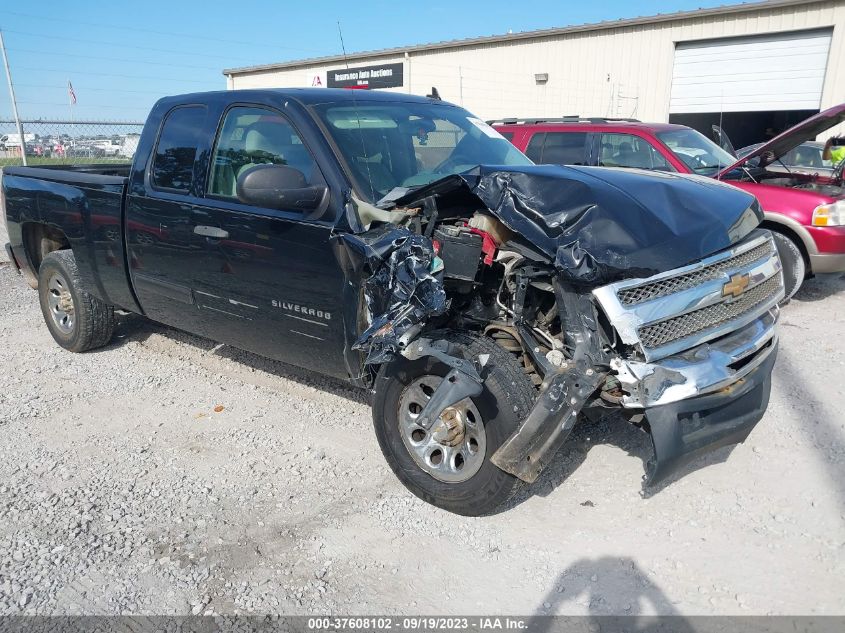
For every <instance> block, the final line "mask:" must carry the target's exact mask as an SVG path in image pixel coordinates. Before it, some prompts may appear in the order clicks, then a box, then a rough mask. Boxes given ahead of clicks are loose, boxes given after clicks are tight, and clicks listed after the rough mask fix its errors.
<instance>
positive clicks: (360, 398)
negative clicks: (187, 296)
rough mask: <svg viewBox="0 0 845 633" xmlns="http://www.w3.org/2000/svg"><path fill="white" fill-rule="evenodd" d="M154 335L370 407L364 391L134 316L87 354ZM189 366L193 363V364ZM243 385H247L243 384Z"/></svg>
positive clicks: (122, 320)
mask: <svg viewBox="0 0 845 633" xmlns="http://www.w3.org/2000/svg"><path fill="white" fill-rule="evenodd" d="M153 335H157V336H161V337H164V338H166V339H168V340H169V341H172V342H173V343H174V344H175V345H188V346H190V347H193V348H196V349H197V350H199V351H200V352H201V353H202V354H203V355H213V356H214V357H216V358H220V359H226V360H231V361H233V362H235V363H237V364H238V365H242V366H244V367H245V368H246V369H247V370H249V371H254V372H260V374H265V375H268V376H271V377H276V378H283V379H285V380H291V381H293V382H296V383H298V384H300V385H303V386H305V387H311V388H314V389H317V390H320V391H324V392H326V393H330V394H332V395H335V396H338V397H341V398H344V399H346V400H350V401H352V402H355V403H357V404H363V405H367V406H369V404H370V396H369V393H368V392H367V391H366V390H365V389H360V388H358V387H355V386H353V385H351V384H349V383H346V382H344V381H342V380H339V379H335V378H332V377H329V376H324V375H323V374H318V373H316V372H312V371H309V370H307V369H302V368H299V367H295V366H293V365H288V364H286V363H283V362H281V361H276V360H272V359H269V358H265V357H263V356H258V355H257V354H253V353H251V352H246V351H244V350H240V349H237V348H234V347H231V346H229V345H225V344H221V343H218V342H216V341H212V340H210V339H206V338H202V337H200V336H196V335H194V334H189V333H188V332H184V331H182V330H177V329H176V328H172V327H169V326H167V325H162V324H160V323H156V322H155V321H150V320H149V319H147V318H145V317H143V316H139V315H137V314H127V315H121V316H120V317H119V318H118V325H117V329H116V331H115V335H114V338H113V339H112V342H111V343H110V344H109V345H107V346H106V347H103V348H101V349H100V350H92V352H89V353H97V352H99V351H107V350H109V349H113V348H114V347H117V346H120V345H123V344H125V343H127V342H129V341H134V342H136V343H139V344H141V345H149V340H150V338H151V337H152V336H153ZM162 353H165V354H166V353H167V351H166V350H164V351H162ZM188 362H196V361H194V360H192V361H188ZM200 362H201V361H200ZM213 371H220V368H214V369H213ZM260 374H259V375H260ZM240 379H243V377H240ZM245 382H249V381H248V380H246V381H245Z"/></svg>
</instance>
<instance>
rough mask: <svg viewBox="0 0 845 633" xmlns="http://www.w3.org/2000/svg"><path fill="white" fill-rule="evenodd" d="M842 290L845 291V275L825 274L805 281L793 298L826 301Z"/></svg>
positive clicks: (803, 300)
mask: <svg viewBox="0 0 845 633" xmlns="http://www.w3.org/2000/svg"><path fill="white" fill-rule="evenodd" d="M842 291H845V275H824V276H822V277H815V278H813V279H808V280H807V281H805V282H804V284H803V285H802V286H801V289H800V290H799V291H798V292H796V293H795V296H794V297H793V298H792V300H793V301H798V302H801V303H803V302H805V301H808V302H809V301H824V300H825V299H827V298H828V297H831V296H833V295H835V294H836V293H838V292H842Z"/></svg>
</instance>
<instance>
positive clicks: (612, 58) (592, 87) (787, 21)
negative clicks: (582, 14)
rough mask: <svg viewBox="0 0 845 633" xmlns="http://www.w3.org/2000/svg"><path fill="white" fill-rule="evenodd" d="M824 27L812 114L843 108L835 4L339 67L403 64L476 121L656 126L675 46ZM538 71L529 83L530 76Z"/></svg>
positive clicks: (286, 82)
mask: <svg viewBox="0 0 845 633" xmlns="http://www.w3.org/2000/svg"><path fill="white" fill-rule="evenodd" d="M820 27H832V28H833V37H832V39H831V45H830V57H829V60H828V67H827V72H826V77H825V82H824V89H823V94H822V108H825V107H829V106H831V105H834V104H836V103H841V102H843V101H845V35H844V34H843V31H845V0H831V1H830V2H823V3H818V4H810V5H800V6H785V7H771V8H759V9H755V10H753V11H748V12H746V13H731V14H725V15H709V16H701V17H690V18H686V19H681V20H676V21H672V22H661V23H654V24H645V25H637V26H629V27H624V28H616V29H613V28H608V29H605V30H601V31H591V32H583V33H571V34H565V35H558V36H545V37H538V38H536V39H527V40H518V41H511V42H501V43H494V44H482V45H473V46H466V47H458V48H454V49H448V50H436V51H424V52H416V53H412V54H411V55H409V56H408V57H407V58H403V57H402V56H397V57H385V58H379V59H364V60H361V59H356V58H355V56H354V55H352V56H350V57H349V60H348V61H349V65H350V66H356V65H371V64H377V63H387V62H402V61H404V63H405V85H404V86H403V87H402V88H396V89H394V90H397V91H401V92H411V93H414V94H426V93H428V92H429V91H430V90H431V87H432V86H436V87H437V89H438V91H439V92H440V95H441V96H442V97H443V98H444V99H446V100H447V101H452V102H454V103H459V104H462V105H464V106H465V107H466V108H468V109H469V110H471V111H472V112H475V113H476V114H478V115H479V116H481V117H483V118H485V119H491V118H498V117H506V116H519V117H530V116H562V115H567V114H580V115H582V116H618V117H636V118H639V119H643V120H649V121H666V120H668V117H669V97H670V92H671V87H672V86H671V82H672V66H673V60H674V55H675V44H676V43H677V42H686V41H692V40H702V39H713V38H721V37H730V36H737V35H754V34H763V33H778V32H786V31H794V30H803V29H816V28H820ZM342 66H343V64H330V65H323V66H303V67H299V68H296V69H293V70H284V71H263V72H257V73H251V74H243V75H235V76H234V77H233V78H232V80H231V81H230V86H229V87H234V88H253V87H271V86H274V87H282V86H302V85H306V81H307V79H308V77H310V76H313V75H314V74H317V73H320V72H325V71H326V70H327V69H329V68H338V67H342ZM540 73H547V74H548V82H547V83H545V84H538V83H536V81H535V74H540Z"/></svg>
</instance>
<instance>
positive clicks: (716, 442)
mask: <svg viewBox="0 0 845 633" xmlns="http://www.w3.org/2000/svg"><path fill="white" fill-rule="evenodd" d="M776 357H777V343H776V342H774V341H773V342H772V345H771V347H770V350H769V352H768V353H767V354H765V356H764V357H763V360H762V361H761V362H760V363H758V364H757V365H756V366H755V367H754V368H753V369H752V370H751V371H749V372H747V373H745V374H744V376H743V377H742V378H740V379H739V380H737V381H736V382H733V383H732V384H731V385H730V386H728V387H725V388H723V389H721V390H720V391H717V392H715V393H709V394H707V395H702V396H698V397H696V398H688V399H686V400H679V401H677V402H674V403H672V404H664V405H661V406H656V407H652V408H650V409H646V419H647V420H648V424H649V429H650V431H651V441H652V444H653V446H654V456H653V457H652V459H651V460H649V462H648V464H647V466H646V481H645V483H646V485H648V486H652V485H654V484H656V483H659V482H660V481H663V480H664V479H666V478H667V477H668V476H669V475H671V474H672V473H674V472H676V471H677V470H678V469H679V468H681V467H682V466H685V465H686V464H689V463H690V462H692V461H693V460H694V459H696V458H698V457H700V456H701V455H704V454H705V453H709V452H711V451H714V450H716V449H717V448H721V447H723V446H730V445H731V444H739V443H741V442H744V441H745V438H747V437H748V434H749V433H751V430H752V429H753V428H754V427H755V426H756V425H757V423H758V422H759V421H760V419H761V418H762V417H763V414H764V413H765V412H766V407H767V406H768V404H769V393H770V392H771V388H772V367H773V366H774V364H775V358H776Z"/></svg>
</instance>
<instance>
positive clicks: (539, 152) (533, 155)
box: [525, 132, 546, 164]
mask: <svg viewBox="0 0 845 633" xmlns="http://www.w3.org/2000/svg"><path fill="white" fill-rule="evenodd" d="M545 140H546V135H545V134H544V133H542V132H540V133H538V134H535V135H534V136H532V137H531V140H530V141H528V147H526V148H525V155H526V156H528V158H530V159H531V160H532V161H533V162H535V163H538V164H539V163H542V162H543V160H542V159H543V141H545Z"/></svg>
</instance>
